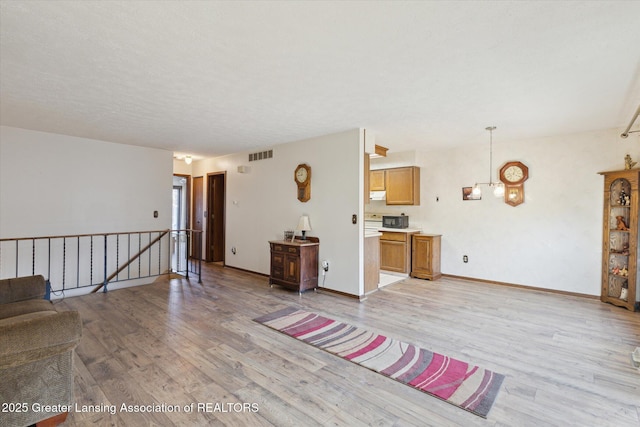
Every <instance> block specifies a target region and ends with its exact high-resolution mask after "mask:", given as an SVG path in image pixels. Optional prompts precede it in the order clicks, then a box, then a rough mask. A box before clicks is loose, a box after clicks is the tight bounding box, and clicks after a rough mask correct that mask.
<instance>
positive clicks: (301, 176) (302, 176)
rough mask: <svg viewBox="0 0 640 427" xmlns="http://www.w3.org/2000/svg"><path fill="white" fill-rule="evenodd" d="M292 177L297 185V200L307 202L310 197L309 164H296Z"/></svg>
mask: <svg viewBox="0 0 640 427" xmlns="http://www.w3.org/2000/svg"><path fill="white" fill-rule="evenodd" d="M293 178H294V180H295V182H296V184H297V185H298V200H300V201H301V202H307V201H309V199H311V166H309V165H307V164H306V163H301V164H299V165H298V166H296V169H295V171H294V173H293Z"/></svg>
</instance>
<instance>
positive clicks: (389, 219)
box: [382, 215, 409, 228]
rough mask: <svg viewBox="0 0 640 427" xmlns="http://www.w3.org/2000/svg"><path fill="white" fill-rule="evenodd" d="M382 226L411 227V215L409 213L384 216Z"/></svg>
mask: <svg viewBox="0 0 640 427" xmlns="http://www.w3.org/2000/svg"><path fill="white" fill-rule="evenodd" d="M382 226H383V227H386V228H407V227H409V217H408V216H407V215H398V216H387V215H384V216H383V217H382Z"/></svg>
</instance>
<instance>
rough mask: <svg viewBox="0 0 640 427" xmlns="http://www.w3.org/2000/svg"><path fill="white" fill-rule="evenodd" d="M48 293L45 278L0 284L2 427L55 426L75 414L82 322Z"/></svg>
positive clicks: (0, 416) (11, 280)
mask: <svg viewBox="0 0 640 427" xmlns="http://www.w3.org/2000/svg"><path fill="white" fill-rule="evenodd" d="M45 292H46V283H45V280H44V277H42V276H28V277H19V278H15V279H4V280H0V379H1V380H0V404H2V405H3V406H2V408H0V426H28V425H32V424H36V423H39V422H43V421H44V422H45V423H47V422H48V423H49V424H48V425H55V424H57V423H59V422H64V420H65V419H66V414H67V413H68V412H71V411H72V410H73V406H72V405H74V403H73V402H74V401H73V350H74V349H75V347H76V346H77V345H78V343H79V342H80V338H81V336H82V323H81V320H80V316H79V314H78V312H77V311H61V310H60V311H59V310H57V308H56V306H55V305H54V304H52V303H51V301H48V300H46V299H44V295H45Z"/></svg>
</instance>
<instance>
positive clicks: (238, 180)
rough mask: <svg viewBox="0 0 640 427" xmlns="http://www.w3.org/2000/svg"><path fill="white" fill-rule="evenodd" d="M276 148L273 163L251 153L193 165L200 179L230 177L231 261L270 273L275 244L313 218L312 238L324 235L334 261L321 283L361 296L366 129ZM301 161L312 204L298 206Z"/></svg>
mask: <svg viewBox="0 0 640 427" xmlns="http://www.w3.org/2000/svg"><path fill="white" fill-rule="evenodd" d="M271 148H272V149H273V158H271V159H266V160H258V161H253V162H249V159H248V154H249V153H238V154H233V155H229V156H224V157H218V158H212V159H205V160H201V161H197V162H194V163H193V164H192V166H193V176H205V177H206V176H207V174H208V173H213V172H222V171H226V172H227V175H226V248H225V249H226V253H225V261H226V264H227V265H229V266H232V267H237V268H242V269H245V270H250V271H255V272H259V273H263V274H268V273H269V260H270V259H269V244H268V241H269V240H275V239H282V238H283V232H284V230H286V229H294V228H295V227H296V225H297V223H298V219H299V217H300V216H301V215H303V214H306V215H309V217H310V220H311V227H312V228H313V230H312V231H311V232H309V233H308V235H310V236H317V237H318V238H320V260H328V261H329V263H330V268H329V272H328V273H327V275H326V279H325V280H324V283H323V277H322V276H320V285H323V286H324V287H326V288H329V289H333V290H336V291H340V292H345V293H348V294H353V295H360V293H361V279H360V270H361V268H360V264H361V260H360V255H361V254H360V253H361V249H360V248H361V245H360V241H359V236H361V234H362V226H361V222H360V215H361V213H362V202H361V200H362V197H361V191H362V190H361V186H362V178H361V176H362V173H361V167H362V166H361V165H362V160H361V158H362V153H363V146H362V142H361V138H360V130H359V129H354V130H351V131H347V132H342V133H338V134H333V135H326V136H321V137H318V138H312V139H308V140H304V141H299V142H292V143H285V144H279V145H275V146H273V147H271ZM300 163H307V164H308V165H309V166H311V200H309V201H308V202H306V203H302V202H300V201H298V199H297V197H296V189H297V186H296V184H295V182H294V179H293V172H294V169H295V167H296V166H297V165H298V164H300ZM238 166H246V167H247V171H246V172H245V173H239V172H238ZM205 187H206V182H205ZM205 195H206V188H205ZM354 214H355V215H358V224H355V225H354V224H352V223H351V217H352V215H354ZM298 234H299V232H298ZM232 248H235V250H236V253H235V254H234V253H232V251H231V249H232Z"/></svg>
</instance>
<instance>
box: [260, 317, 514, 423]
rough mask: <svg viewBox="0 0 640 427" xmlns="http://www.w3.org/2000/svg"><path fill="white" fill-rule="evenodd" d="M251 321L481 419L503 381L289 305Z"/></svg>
mask: <svg viewBox="0 0 640 427" xmlns="http://www.w3.org/2000/svg"><path fill="white" fill-rule="evenodd" d="M254 320H255V321H256V322H259V323H262V324H263V325H266V326H268V327H270V328H273V329H275V330H277V331H280V332H282V333H284V334H287V335H290V336H292V337H294V338H297V339H299V340H302V341H304V342H306V343H307V344H311V345H313V346H315V347H318V348H321V349H323V350H326V351H328V352H329V353H332V354H335V355H337V356H340V357H342V358H344V359H347V360H350V361H351V362H354V363H356V364H358V365H361V366H364V367H366V368H369V369H371V370H373V371H375V372H378V373H380V374H382V375H384V376H387V377H389V378H392V379H394V380H396V381H399V382H401V383H403V384H407V385H409V386H411V387H414V388H416V389H418V390H420V391H423V392H425V393H428V394H430V395H432V396H435V397H438V398H440V399H442V400H444V401H446V402H449V403H451V404H453V405H456V406H458V407H460V408H462V409H466V410H467V411H469V412H472V413H474V414H476V415H479V416H481V417H484V418H486V417H487V414H488V413H489V410H490V409H491V406H492V405H493V402H494V400H495V398H496V395H497V394H498V391H499V390H500V386H501V384H502V380H504V375H502V374H497V373H495V372H492V371H489V370H487V369H483V368H480V367H478V366H473V365H469V364H468V363H466V362H462V361H460V360H456V359H452V358H451V357H447V356H444V355H442V354H438V353H433V352H431V351H429V350H425V349H423V348H419V347H416V346H414V345H411V344H407V343H404V342H401V341H398V340H395V339H393V338H388V337H385V336H383V335H380V334H376V333H374V332H370V331H367V330H365V329H362V328H357V327H355V326H351V325H348V324H346V323H342V322H338V321H336V320H333V319H329V318H328V317H324V316H320V315H319V314H317V313H311V312H308V311H303V310H298V309H295V308H293V307H288V308H285V309H283V310H280V311H277V312H275V313H271V314H267V315H265V316H262V317H258V318H257V319H254Z"/></svg>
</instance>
